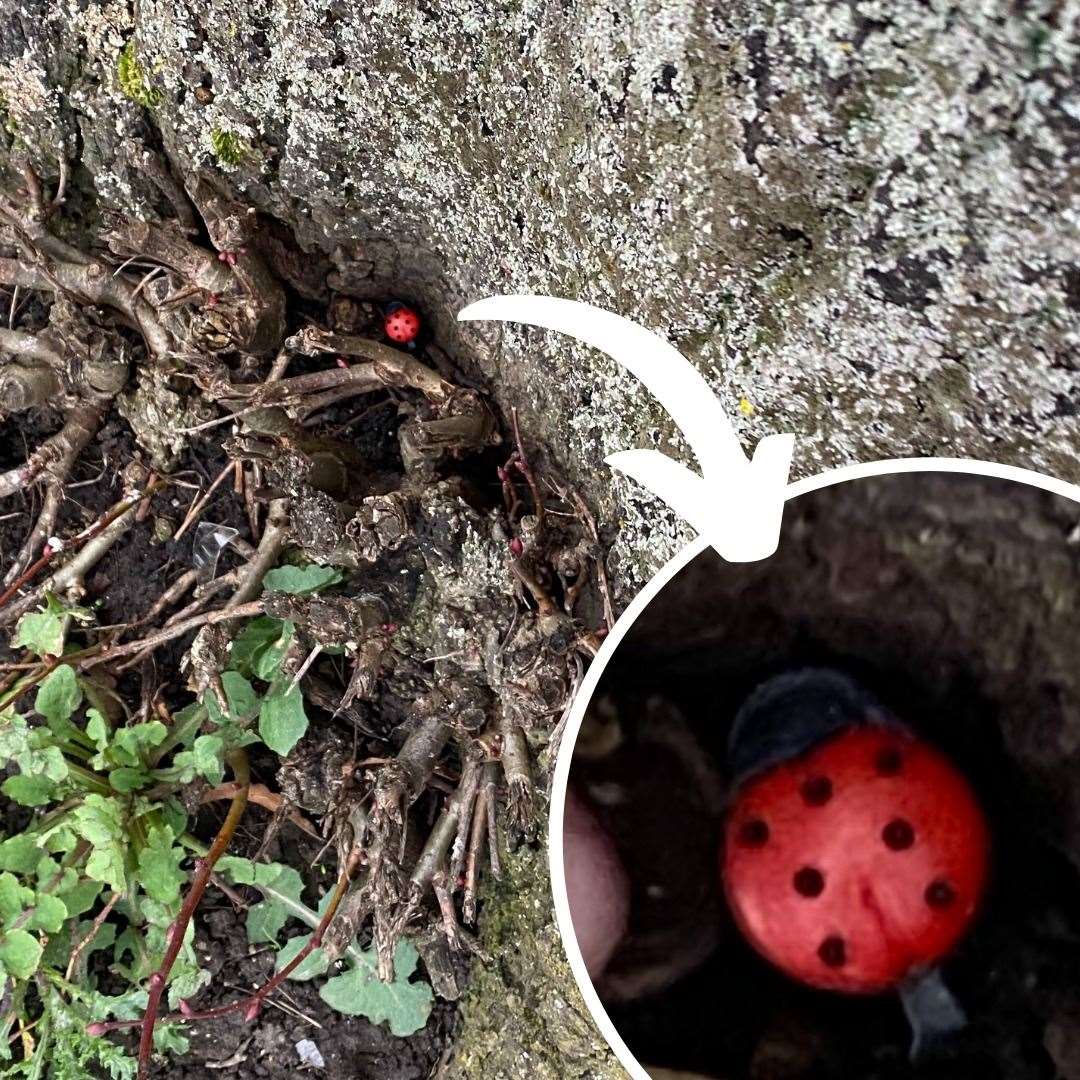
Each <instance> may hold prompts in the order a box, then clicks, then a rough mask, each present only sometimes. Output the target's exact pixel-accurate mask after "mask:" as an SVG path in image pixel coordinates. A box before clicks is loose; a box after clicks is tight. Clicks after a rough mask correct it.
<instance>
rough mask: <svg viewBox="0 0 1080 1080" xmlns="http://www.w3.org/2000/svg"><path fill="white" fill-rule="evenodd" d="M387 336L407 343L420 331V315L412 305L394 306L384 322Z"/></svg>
mask: <svg viewBox="0 0 1080 1080" xmlns="http://www.w3.org/2000/svg"><path fill="white" fill-rule="evenodd" d="M383 325H384V329H385V330H386V336H387V337H388V338H389V339H390V340H391V341H396V342H398V344H400V345H407V344H408V343H409V342H410V341H413V340H414V339H415V338H416V335H417V334H419V333H420V316H419V315H417V314H416V312H415V311H413V309H412V308H410V307H405V306H404V305H403V306H401V307H397V308H394V310H393V311H391V312H390V314H389V315H387V316H386V320H385V322H384V324H383Z"/></svg>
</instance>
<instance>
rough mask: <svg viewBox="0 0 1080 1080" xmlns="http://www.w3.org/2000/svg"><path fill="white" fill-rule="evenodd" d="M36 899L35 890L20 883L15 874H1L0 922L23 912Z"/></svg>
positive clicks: (4, 921)
mask: <svg viewBox="0 0 1080 1080" xmlns="http://www.w3.org/2000/svg"><path fill="white" fill-rule="evenodd" d="M33 899H34V890H33V889H27V888H26V887H25V886H23V885H20V884H19V882H18V879H17V878H16V877H15V875H14V874H6V873H5V874H0V923H6V922H8V921H9V920H10V919H14V918H16V917H17V916H19V915H21V914H22V913H23V910H24V909H25V908H26V906H27V905H28V904H30V903H31V902H32V901H33Z"/></svg>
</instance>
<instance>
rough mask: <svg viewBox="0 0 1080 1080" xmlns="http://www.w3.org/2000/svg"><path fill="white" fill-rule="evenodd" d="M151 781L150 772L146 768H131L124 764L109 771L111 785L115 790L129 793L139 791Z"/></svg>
mask: <svg viewBox="0 0 1080 1080" xmlns="http://www.w3.org/2000/svg"><path fill="white" fill-rule="evenodd" d="M149 782H150V774H149V773H148V772H147V771H146V770H145V769H138V768H131V767H129V766H127V765H122V766H121V767H120V768H119V769H113V770H112V772H110V773H109V785H110V787H112V789H113V791H119V792H121V793H122V794H127V793H128V792H131V791H138V790H139V788H141V787H145V786H146V785H147V784H148V783H149Z"/></svg>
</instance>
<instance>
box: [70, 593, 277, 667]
mask: <svg viewBox="0 0 1080 1080" xmlns="http://www.w3.org/2000/svg"><path fill="white" fill-rule="evenodd" d="M262 610H263V602H262V601H261V600H255V601H253V602H252V603H250V604H241V605H240V607H236V608H222V609H219V610H217V611H209V612H203V613H202V614H200V615H192V616H191V618H190V619H185V620H184V621H183V622H178V623H174V624H173V625H172V626H166V627H164V628H163V629H161V630H159V631H158V632H157V633H155V634H150V635H148V636H147V637H144V638H140V639H139V640H138V641H125V642H122V643H121V644H119V645H110V646H109V647H108V648H107V649H105V650H104V651H103V652H101V653H98V654H97V655H95V656H91V657H89V658H88V659H87V660H85V661H84V662H83V664H82V667H83V668H84V669H85V668H91V667H96V666H97V665H98V664H104V663H108V662H111V661H113V660H119V659H120V657H122V656H130V655H131V654H132V653H139V652H143V651H151V650H153V649H156V648H158V647H159V646H161V645H164V644H165V643H166V642H168V641H172V640H173V639H175V638H178V637H183V636H184V634H186V633H188V632H189V631H190V630H197V629H198V628H199V627H200V626H206V625H207V624H210V625H213V624H214V623H219V622H222V621H224V620H225V619H246V618H248V617H249V616H252V615H261V614H262Z"/></svg>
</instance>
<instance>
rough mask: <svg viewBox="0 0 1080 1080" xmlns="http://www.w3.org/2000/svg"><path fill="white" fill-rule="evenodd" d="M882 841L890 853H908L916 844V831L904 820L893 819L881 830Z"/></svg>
mask: <svg viewBox="0 0 1080 1080" xmlns="http://www.w3.org/2000/svg"><path fill="white" fill-rule="evenodd" d="M881 839H882V840H884V841H885V846H886V847H887V848H889V850H890V851H906V850H907V849H908V848H909V847H911V845H912V844H914V843H915V830H914V829H913V828H912V827H911V824H910V823H909V822H907V821H905V820H904V819H903V818H893V820H892V821H890V822H889V824H888V825H886V826H885V828H884V829H882V830H881Z"/></svg>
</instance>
